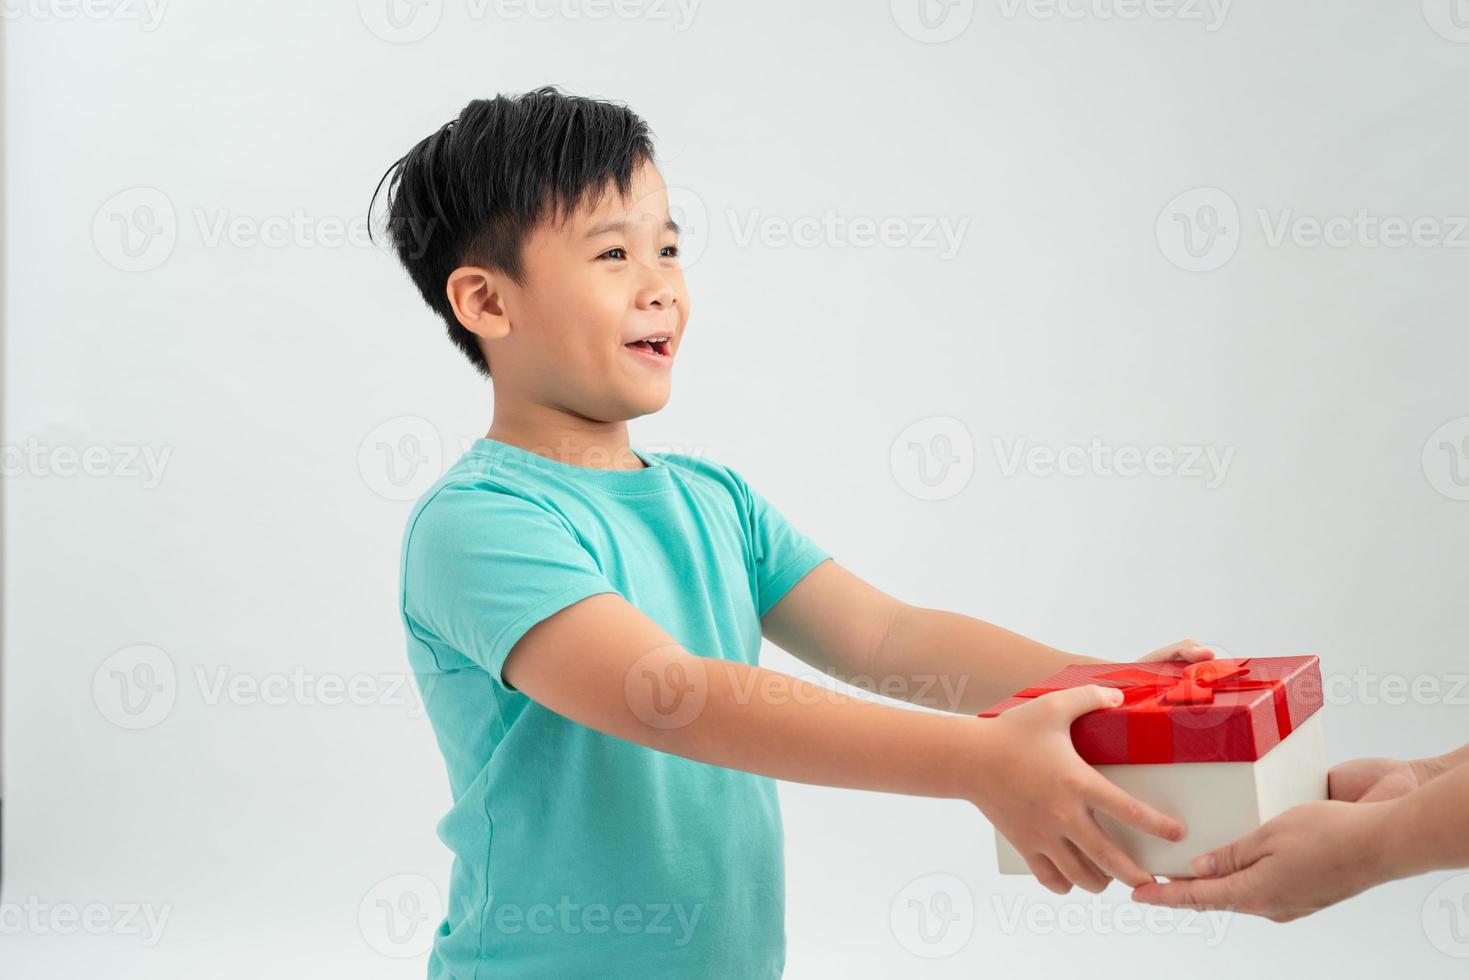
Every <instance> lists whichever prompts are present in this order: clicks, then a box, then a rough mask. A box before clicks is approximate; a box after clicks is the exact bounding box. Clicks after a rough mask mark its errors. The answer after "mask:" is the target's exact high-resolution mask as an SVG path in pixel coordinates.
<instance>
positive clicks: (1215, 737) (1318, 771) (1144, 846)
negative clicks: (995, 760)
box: [980, 656, 1327, 878]
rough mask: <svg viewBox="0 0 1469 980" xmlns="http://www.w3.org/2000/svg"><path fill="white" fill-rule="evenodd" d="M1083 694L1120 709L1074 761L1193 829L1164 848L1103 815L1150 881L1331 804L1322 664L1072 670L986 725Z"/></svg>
mask: <svg viewBox="0 0 1469 980" xmlns="http://www.w3.org/2000/svg"><path fill="white" fill-rule="evenodd" d="M1086 684H1100V685H1103V686H1106V687H1116V688H1120V689H1121V690H1122V694H1123V703H1122V704H1121V705H1120V706H1118V707H1116V708H1103V709H1101V710H1098V711H1093V712H1090V713H1088V714H1085V715H1082V716H1081V717H1080V718H1078V719H1077V720H1076V721H1075V722H1073V723H1072V726H1071V742H1072V744H1073V745H1075V746H1076V751H1077V753H1078V754H1079V755H1080V756H1081V757H1082V758H1083V759H1085V760H1086V761H1087V762H1089V763H1091V764H1092V765H1093V766H1095V767H1096V769H1097V771H1098V772H1100V773H1101V774H1102V775H1103V776H1105V777H1107V778H1108V779H1110V780H1111V781H1112V782H1113V783H1115V784H1117V786H1119V787H1120V788H1121V789H1123V790H1124V791H1125V792H1127V793H1128V794H1130V795H1132V796H1134V797H1136V798H1138V799H1139V800H1142V801H1143V802H1145V803H1148V804H1150V805H1152V806H1154V807H1156V808H1157V809H1158V810H1160V811H1162V812H1163V813H1165V814H1168V815H1169V816H1172V817H1175V818H1177V819H1178V820H1180V821H1182V822H1183V824H1184V826H1185V827H1186V828H1187V834H1186V836H1185V837H1184V838H1183V840H1181V841H1167V840H1163V839H1162V838H1160V837H1154V836H1152V835H1151V834H1147V833H1144V832H1142V831H1140V830H1136V829H1134V828H1132V827H1130V826H1127V825H1125V824H1122V823H1119V822H1118V821H1117V820H1115V819H1113V818H1112V817H1111V816H1110V815H1108V814H1106V813H1100V812H1098V813H1096V818H1097V823H1098V824H1100V825H1101V827H1102V829H1103V830H1104V831H1105V832H1106V833H1107V834H1108V836H1110V837H1111V838H1112V840H1113V841H1115V842H1116V843H1117V844H1118V846H1120V847H1121V848H1122V849H1123V850H1124V851H1126V852H1127V853H1128V854H1129V855H1130V856H1131V857H1132V859H1133V860H1135V861H1136V862H1137V863H1138V865H1139V866H1141V867H1142V868H1143V870H1145V871H1147V872H1148V873H1150V874H1154V875H1163V876H1166V877H1169V878H1187V877H1191V876H1192V874H1193V873H1192V871H1190V869H1189V861H1191V860H1192V859H1193V858H1195V857H1197V856H1199V855H1200V854H1203V853H1206V852H1208V851H1212V850H1214V849H1215V848H1217V847H1222V846H1224V845H1225V844H1229V843H1231V842H1233V841H1235V840H1238V839H1239V838H1241V837H1243V836H1245V835H1246V834H1248V833H1250V832H1251V831H1253V830H1255V829H1256V828H1257V827H1259V826H1260V825H1261V824H1262V823H1264V822H1265V821H1267V820H1269V819H1270V818H1271V817H1274V816H1276V815H1277V814H1279V813H1280V812H1282V811H1284V810H1287V809H1290V808H1291V807H1293V806H1296V805H1298V804H1301V803H1306V802H1309V801H1311V800H1324V799H1326V771H1327V763H1326V744H1325V738H1324V736H1323V733H1322V726H1321V711H1320V708H1321V703H1322V691H1321V667H1320V661H1319V660H1318V658H1316V657H1310V656H1307V657H1252V658H1246V659H1243V660H1206V661H1203V662H1201V663H1196V664H1182V663H1175V662H1147V663H1135V664H1115V663H1097V664H1073V665H1072V666H1070V667H1066V668H1065V669H1063V670H1060V671H1058V672H1057V673H1056V674H1054V675H1052V676H1051V677H1049V678H1047V679H1046V680H1045V681H1044V682H1042V683H1041V684H1040V685H1038V686H1036V687H1032V688H1027V689H1026V690H1024V691H1020V692H1018V693H1017V694H1015V695H1014V696H1012V697H1010V698H1007V699H1006V700H1004V701H1001V702H1000V703H999V704H997V705H995V706H994V707H992V708H990V709H989V710H987V711H984V712H982V713H981V714H980V717H981V718H994V717H997V716H999V715H1001V714H1004V713H1005V712H1006V711H1009V710H1010V709H1011V708H1014V707H1017V706H1019V705H1022V704H1025V703H1027V702H1028V701H1029V700H1031V699H1032V698H1037V697H1041V696H1043V695H1045V694H1048V693H1050V692H1052V691H1059V690H1062V689H1065V688H1070V687H1080V686H1083V685H1086ZM995 844H996V850H997V853H998V857H999V864H1000V872H1001V873H1002V874H1030V873H1031V872H1030V868H1029V866H1028V865H1027V864H1026V863H1025V861H1024V859H1023V858H1021V856H1020V853H1019V852H1018V851H1016V850H1015V848H1014V847H1012V846H1011V845H1010V842H1009V841H1007V840H1005V838H1004V837H1003V835H1001V834H1000V833H999V832H998V831H996V833H995Z"/></svg>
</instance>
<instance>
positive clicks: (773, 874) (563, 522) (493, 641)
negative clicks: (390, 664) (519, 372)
mask: <svg viewBox="0 0 1469 980" xmlns="http://www.w3.org/2000/svg"><path fill="white" fill-rule="evenodd" d="M633 451H634V452H635V453H636V454H637V455H638V456H639V458H641V459H642V460H643V461H644V462H645V463H646V464H647V465H645V466H644V467H643V468H641V469H637V470H606V469H597V468H593V467H585V466H577V465H572V464H569V463H563V462H560V461H557V460H553V459H549V458H547V457H544V456H541V455H538V454H536V453H533V452H531V451H529V450H526V449H521V448H519V447H517V446H512V445H510V444H508V443H504V442H500V441H498V440H492V439H478V440H476V441H475V442H474V444H473V445H472V446H471V448H470V449H469V450H468V451H466V452H465V454H464V455H463V457H461V458H460V459H459V460H458V461H457V462H456V463H455V464H454V465H453V467H451V468H450V470H449V471H448V472H447V473H446V474H445V475H444V477H443V478H442V479H440V480H439V481H438V483H437V484H435V485H434V486H433V487H432V488H430V489H429V491H428V492H427V493H425V494H424V496H423V497H422V498H421V499H420V500H419V501H418V503H417V505H416V506H415V507H414V509H413V512H412V514H411V516H410V517H409V520H408V527H407V530H406V532H405V534H404V537H403V550H402V565H401V573H402V578H401V582H402V615H403V623H404V628H405V630H406V633H407V638H408V659H409V662H410V665H411V667H412V669H413V671H414V674H415V677H416V678H417V681H418V685H419V688H420V690H421V691H422V693H423V696H424V703H425V707H426V709H427V712H428V716H429V720H430V722H431V723H432V725H433V729H434V733H435V737H436V738H437V740H438V744H439V748H440V749H441V750H442V752H443V754H444V759H445V762H446V764H447V767H448V774H449V787H450V793H451V796H452V799H453V804H452V806H451V808H450V810H449V812H448V813H447V814H446V815H445V816H444V817H443V819H442V820H440V821H439V824H438V832H439V837H440V839H442V840H443V842H444V843H445V844H446V845H447V846H448V847H449V849H450V850H451V851H452V852H453V854H454V862H453V869H452V872H451V877H450V885H449V895H448V908H447V915H446V917H445V919H444V921H443V922H442V923H441V924H440V925H439V929H438V932H437V934H436V935H435V937H434V947H433V952H432V955H431V956H430V960H429V971H428V975H429V977H430V978H431V980H432V978H447V977H455V978H460V980H470V978H487V977H515V978H521V980H530V978H539V977H547V978H555V980H570V978H581V977H614V978H620V977H628V978H654V977H679V978H688V977H709V978H731V980H733V978H740V980H753V978H764V977H778V976H780V974H781V971H782V968H783V966H784V962H785V924H784V922H785V868H784V855H783V846H782V845H783V839H782V831H781V820H780V807H779V803H778V801H777V798H776V790H775V784H774V782H773V781H772V780H770V779H768V778H766V777H763V776H755V775H751V774H749V773H744V772H738V771H736V770H732V769H725V768H721V767H718V766H710V765H705V764H704V763H700V762H694V761H692V760H690V759H685V758H682V757H680V756H674V755H669V754H666V753H662V752H658V751H656V750H653V749H648V748H644V747H642V746H639V745H635V744H633V743H631V742H626V741H623V740H621V739H617V738H613V737H611V736H608V735H603V734H601V733H599V732H596V731H594V730H592V729H590V728H586V727H584V726H582V725H579V724H576V723H575V722H572V721H570V720H568V719H566V718H564V717H562V716H560V715H558V714H556V713H555V712H553V711H551V710H549V709H547V708H545V707H542V706H541V705H539V704H537V703H536V702H535V701H532V700H531V699H530V698H528V697H526V696H525V695H524V694H522V693H520V692H519V691H517V690H515V689H513V688H509V687H507V686H506V685H505V683H504V681H503V679H502V678H501V675H500V671H501V668H502V667H503V666H504V663H505V658H506V655H507V654H508V653H509V652H510V650H511V648H512V647H513V646H514V645H515V642H516V641H517V640H518V639H520V637H521V636H522V635H524V634H525V632H526V631H527V630H529V629H530V628H531V627H532V626H534V625H535V624H536V623H538V622H540V621H541V620H543V619H545V618H546V617H548V616H550V615H551V614H553V613H555V612H557V611H558V610H560V609H563V608H565V607H566V606H569V605H571V604H572V603H574V602H576V601H578V600H579V599H583V598H586V597H587V596H590V595H595V594H597V593H602V592H615V593H618V594H620V595H622V596H623V597H624V598H626V599H627V601H628V602H630V603H632V604H633V605H635V606H637V607H638V608H639V609H640V610H642V611H643V612H644V613H645V614H647V615H648V616H649V617H650V618H652V619H653V620H654V621H656V622H657V623H658V624H659V625H660V626H662V627H663V628H664V629H665V630H667V631H668V633H669V634H670V635H671V636H672V637H673V638H674V639H675V640H677V641H678V642H679V643H680V644H681V645H682V646H683V647H684V648H685V649H687V650H689V651H690V652H692V653H695V654H698V655H700V656H704V657H718V658H722V659H725V660H738V661H740V662H742V663H747V664H754V663H756V662H757V659H758V657H759V652H760V639H761V633H760V618H761V617H762V616H763V615H764V614H765V613H766V611H767V610H769V609H770V607H771V606H772V605H774V604H775V603H776V601H777V600H779V599H780V598H781V596H783V595H785V593H786V592H787V591H788V590H789V589H790V588H791V586H793V585H794V584H795V583H796V582H797V581H799V580H800V579H801V578H802V577H803V576H804V575H805V574H806V573H807V572H809V571H810V570H811V569H812V568H813V567H815V566H816V565H817V564H818V563H819V562H821V561H822V560H823V559H826V558H829V557H830V555H829V554H828V553H827V552H825V551H824V550H822V549H821V548H820V547H818V546H817V545H816V544H815V543H813V542H812V541H811V540H810V539H809V538H808V537H806V536H805V535H804V534H802V533H801V532H800V531H799V530H797V529H796V528H795V527H794V526H793V525H792V524H791V523H789V522H788V521H787V520H786V519H785V518H784V517H783V516H782V515H781V514H780V513H779V512H778V511H777V510H776V509H775V508H774V507H773V506H772V505H771V504H770V503H769V502H767V501H766V500H765V499H764V498H763V497H762V496H761V495H760V494H758V493H756V492H755V491H754V490H753V489H752V488H751V487H750V486H749V485H748V484H747V483H746V482H745V481H744V480H743V479H742V478H741V477H740V476H739V475H738V474H737V473H735V472H734V471H733V470H732V469H730V468H729V467H727V466H722V465H720V464H718V463H714V462H712V461H709V460H707V459H700V458H696V457H693V456H686V455H681V454H674V453H651V452H645V451H643V450H641V449H638V448H637V447H636V446H634V447H633Z"/></svg>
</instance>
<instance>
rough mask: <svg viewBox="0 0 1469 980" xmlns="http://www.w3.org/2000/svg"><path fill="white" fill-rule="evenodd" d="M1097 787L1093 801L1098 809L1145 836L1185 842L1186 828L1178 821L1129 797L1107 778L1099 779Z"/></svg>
mask: <svg viewBox="0 0 1469 980" xmlns="http://www.w3.org/2000/svg"><path fill="white" fill-rule="evenodd" d="M1096 787H1097V788H1096V791H1095V793H1094V794H1093V799H1094V801H1095V802H1094V806H1096V808H1097V809H1100V810H1103V811H1105V812H1106V813H1109V814H1111V815H1112V816H1113V817H1116V818H1117V819H1118V820H1120V821H1122V822H1123V823H1125V824H1127V825H1128V826H1129V827H1136V828H1137V829H1138V830H1141V831H1142V832H1143V833H1145V834H1152V835H1153V836H1154V837H1161V838H1163V839H1164V840H1183V835H1184V826H1183V824H1181V823H1179V822H1178V821H1177V820H1175V819H1173V818H1172V817H1170V816H1167V815H1166V814H1163V813H1159V812H1158V811H1157V810H1155V809H1153V808H1152V807H1150V806H1148V805H1147V804H1146V803H1144V802H1143V801H1142V800H1139V799H1137V798H1136V797H1132V796H1128V795H1127V794H1126V793H1124V792H1123V791H1122V790H1120V789H1118V788H1117V786H1116V785H1115V784H1113V783H1110V782H1108V781H1107V780H1106V779H1105V778H1102V777H1098V779H1097V783H1096Z"/></svg>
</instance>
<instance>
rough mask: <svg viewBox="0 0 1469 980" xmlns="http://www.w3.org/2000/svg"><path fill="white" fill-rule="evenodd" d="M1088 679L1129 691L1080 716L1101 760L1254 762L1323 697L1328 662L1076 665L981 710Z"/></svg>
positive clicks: (1080, 741) (1089, 746)
mask: <svg viewBox="0 0 1469 980" xmlns="http://www.w3.org/2000/svg"><path fill="white" fill-rule="evenodd" d="M1085 684H1100V685H1102V686H1104V687H1116V688H1121V689H1122V691H1123V694H1124V696H1125V697H1126V698H1127V700H1126V702H1124V703H1123V704H1122V705H1121V706H1120V707H1117V708H1102V709H1100V710H1097V711H1093V712H1090V713H1088V714H1085V715H1082V716H1081V717H1080V718H1078V719H1076V721H1075V722H1073V723H1072V725H1071V742H1072V744H1073V745H1075V746H1076V751H1077V753H1078V754H1079V755H1080V756H1081V757H1082V758H1083V759H1085V760H1086V761H1087V762H1089V763H1091V764H1092V765H1108V764H1112V763H1133V764H1149V763H1168V762H1253V761H1255V760H1256V759H1258V758H1260V757H1261V756H1262V755H1264V754H1265V753H1266V752H1269V751H1270V750H1271V749H1272V748H1274V747H1275V746H1276V745H1278V744H1279V743H1280V741H1281V740H1282V739H1284V738H1285V737H1287V736H1288V735H1290V733H1291V732H1293V731H1295V729H1297V728H1299V727H1300V726H1301V725H1302V724H1303V723H1304V722H1305V720H1306V719H1307V718H1309V717H1311V715H1313V714H1315V713H1316V710H1317V709H1318V708H1320V707H1321V703H1322V690H1321V662H1320V659H1319V658H1317V657H1313V656H1304V657H1249V658H1245V659H1243V660H1209V661H1204V662H1202V663H1199V664H1192V665H1190V664H1182V663H1174V662H1167V661H1165V662H1145V663H1131V664H1127V663H1099V664H1072V665H1071V666H1069V667H1065V668H1062V669H1061V670H1059V671H1057V672H1056V673H1055V674H1052V675H1051V676H1050V677H1048V678H1047V679H1046V680H1045V681H1043V682H1041V683H1040V684H1038V685H1037V686H1035V687H1032V688H1027V689H1025V690H1024V691H1020V692H1017V693H1016V694H1015V695H1013V696H1012V697H1009V698H1006V699H1005V700H1004V701H1001V702H1000V703H999V704H996V705H995V706H993V707H992V708H989V709H988V710H986V711H984V712H981V713H980V715H979V717H981V718H994V717H996V716H997V715H1000V714H1003V713H1004V712H1006V711H1008V710H1010V709H1011V708H1014V707H1016V706H1017V705H1021V704H1025V703H1026V702H1027V701H1029V700H1030V699H1032V698H1035V697H1040V696H1043V695H1044V694H1046V693H1048V692H1050V691H1056V690H1062V689H1065V688H1069V687H1081V686H1082V685H1085Z"/></svg>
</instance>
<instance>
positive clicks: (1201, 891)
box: [1132, 878, 1239, 909]
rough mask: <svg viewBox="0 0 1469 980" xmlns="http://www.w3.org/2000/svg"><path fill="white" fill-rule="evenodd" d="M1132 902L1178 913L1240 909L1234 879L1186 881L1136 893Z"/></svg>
mask: <svg viewBox="0 0 1469 980" xmlns="http://www.w3.org/2000/svg"><path fill="white" fill-rule="evenodd" d="M1132 900H1133V901H1134V902H1143V903H1145V904H1147V905H1166V906H1168V907H1169V908H1176V909H1237V908H1238V906H1239V903H1238V901H1237V897H1236V889H1235V881H1234V879H1233V878H1184V879H1175V880H1173V881H1167V882H1154V883H1153V884H1149V885H1143V886H1142V887H1140V888H1134V889H1133V890H1132Z"/></svg>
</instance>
